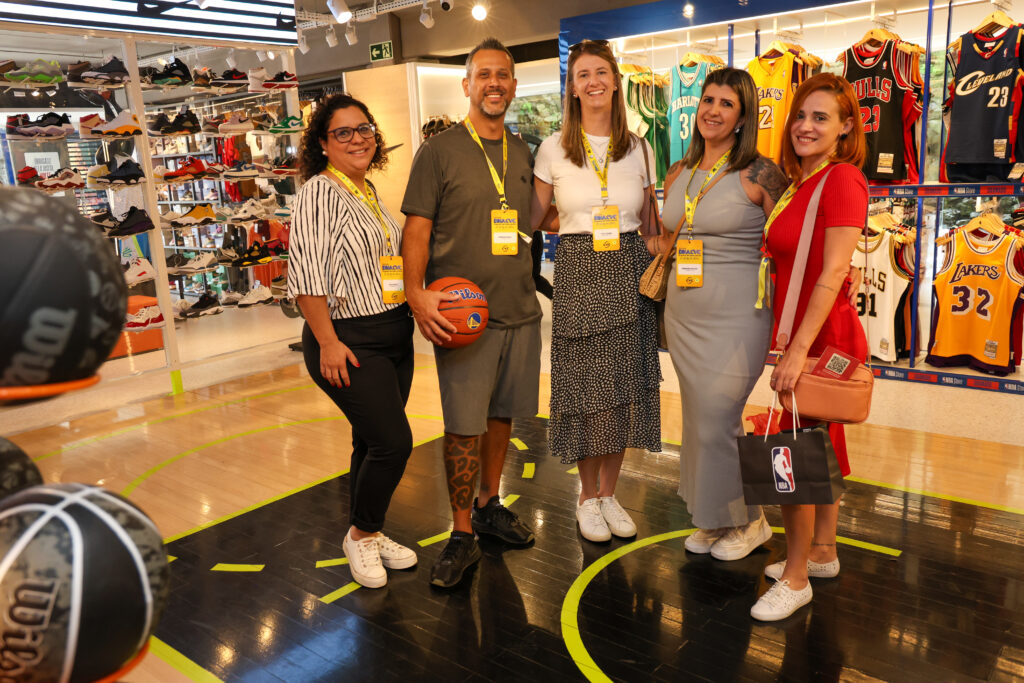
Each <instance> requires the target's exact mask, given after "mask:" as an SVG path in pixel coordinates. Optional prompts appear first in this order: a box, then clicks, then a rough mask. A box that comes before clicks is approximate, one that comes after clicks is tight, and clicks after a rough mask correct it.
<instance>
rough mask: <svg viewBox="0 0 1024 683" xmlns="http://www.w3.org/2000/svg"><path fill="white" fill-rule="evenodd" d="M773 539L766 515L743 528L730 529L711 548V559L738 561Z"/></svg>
mask: <svg viewBox="0 0 1024 683" xmlns="http://www.w3.org/2000/svg"><path fill="white" fill-rule="evenodd" d="M771 537H772V528H771V527H770V526H768V520H767V519H765V518H764V513H762V514H761V516H760V517H758V518H757V519H756V520H754V521H753V522H751V523H749V524H745V525H743V526H739V527H734V528H732V529H729V530H728V531H727V532H726V533H725V535H724V536H722V537H721V538H720V539H718V540H717V541H715V544H714V545H713V546H711V557H713V558H715V559H716V560H738V559H740V558H743V557H746V556H747V555H749V554H750V553H752V552H753V551H754V550H756V549H757V547H758V546H759V545H761V544H762V543H764V542H765V541H767V540H768V539H770V538H771Z"/></svg>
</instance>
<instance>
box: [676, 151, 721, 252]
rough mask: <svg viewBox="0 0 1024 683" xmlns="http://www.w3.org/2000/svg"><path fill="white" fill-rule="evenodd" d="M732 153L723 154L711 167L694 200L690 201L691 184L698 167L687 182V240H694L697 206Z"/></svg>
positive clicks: (695, 167)
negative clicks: (694, 221) (694, 219)
mask: <svg viewBox="0 0 1024 683" xmlns="http://www.w3.org/2000/svg"><path fill="white" fill-rule="evenodd" d="M731 151H732V150H730V151H729V152H726V153H725V154H723V155H722V157H721V158H720V159H719V160H718V161H716V162H715V165H714V166H712V167H711V170H710V171H708V174H707V176H706V177H705V178H704V182H702V183H701V184H700V191H699V192H698V193H697V196H696V197H694V198H693V199H690V183H692V182H693V176H694V175H695V174H696V173H697V166H694V167H693V170H692V171H690V179H689V180H687V181H686V190H685V193H684V197H685V199H686V204H685V209H684V211H685V214H686V232H687V233H688V235H689V237H687V239H692V237H693V216H694V214H695V213H697V204H698V203H699V202H700V200H701V199H704V194H705V193H706V192H707V189H708V185H709V184H710V183H711V181H712V180H714V179H715V176H716V175H718V172H719V171H721V170H722V167H723V166H725V163H726V162H727V161H729V154H730V153H731ZM699 165H700V164H698V166H699Z"/></svg>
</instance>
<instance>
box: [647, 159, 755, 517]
mask: <svg viewBox="0 0 1024 683" xmlns="http://www.w3.org/2000/svg"><path fill="white" fill-rule="evenodd" d="M706 176H707V171H701V170H697V172H696V173H695V174H694V176H693V180H692V181H691V183H690V190H689V191H690V196H691V197H695V196H696V195H697V193H698V192H699V190H700V186H701V183H702V182H703V180H704V178H705V177H706ZM689 177H690V170H689V169H683V172H682V173H681V174H680V175H679V177H678V178H677V179H676V181H675V182H674V183H673V184H672V187H671V190H670V192H669V194H668V196H667V197H666V198H665V206H664V209H663V212H662V213H663V218H664V221H665V226H666V228H667V229H670V230H675V228H676V226H677V225H678V224H679V220H680V219H681V218H682V216H683V205H684V196H683V195H684V190H685V189H686V183H687V180H688V179H689ZM693 222H694V235H693V236H694V239H702V240H704V286H703V287H696V288H686V289H684V288H681V287H678V286H676V283H675V276H674V275H673V276H672V277H670V279H669V286H668V297H667V300H666V306H665V327H666V332H667V335H668V350H669V354H670V355H671V356H672V363H673V365H674V366H675V369H676V374H677V375H678V376H679V390H680V394H681V398H682V404H683V438H682V447H681V448H680V459H679V465H680V467H679V495H680V496H682V498H683V500H685V501H686V507H687V509H688V510H689V511H690V515H691V516H692V517H693V523H694V526H697V527H699V528H701V529H715V528H718V527H729V526H740V525H743V524H747V523H748V522H752V521H754V520H756V519H757V518H758V517H759V516H760V514H761V510H760V507H759V506H748V505H745V504H744V502H743V485H742V483H741V481H740V463H739V452H738V450H737V447H736V437H737V436H738V435H740V433H741V432H740V430H741V425H740V419H741V416H742V412H743V406H744V404H745V403H746V401H747V397H748V396H749V395H750V392H751V391H753V389H754V384H755V383H756V382H757V379H758V378H759V377H760V376H761V372H762V370H763V369H764V364H765V359H766V357H767V355H768V345H769V343H770V339H769V337H770V335H771V328H772V312H771V308H770V307H765V308H764V309H762V310H757V309H755V308H754V303H755V301H756V300H757V274H758V265H759V263H760V260H761V251H760V247H761V233H762V231H763V229H764V224H765V215H764V210H763V209H762V208H761V207H759V206H757V205H756V204H753V203H752V202H751V201H750V199H748V198H747V195H746V193H745V192H744V191H743V187H742V185H741V184H740V176H739V173H730V174H728V175H727V176H725V177H724V178H722V179H721V180H720V181H718V183H716V184H715V186H714V187H712V188H711V190H710V191H709V192H708V194H707V195H705V197H704V199H702V200H701V202H700V204H698V206H697V211H696V215H695V216H694V221H693ZM680 236H681V238H685V236H686V232H685V228H684V232H682V233H680Z"/></svg>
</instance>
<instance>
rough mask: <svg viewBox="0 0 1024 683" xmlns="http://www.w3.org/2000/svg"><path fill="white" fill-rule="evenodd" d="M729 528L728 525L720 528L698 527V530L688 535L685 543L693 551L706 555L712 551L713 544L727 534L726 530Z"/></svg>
mask: <svg viewBox="0 0 1024 683" xmlns="http://www.w3.org/2000/svg"><path fill="white" fill-rule="evenodd" d="M728 530H729V528H728V527H721V528H719V529H697V531H695V532H694V533H692V534H690V535H689V536H687V537H686V541H684V542H683V545H684V546H685V547H686V549H687V550H689V551H690V552H691V553H698V554H701V555H706V554H707V553H710V552H711V546H713V545H714V544H715V542H716V541H717V540H718V539H720V538H721V537H722V536H725V532H726V531H728Z"/></svg>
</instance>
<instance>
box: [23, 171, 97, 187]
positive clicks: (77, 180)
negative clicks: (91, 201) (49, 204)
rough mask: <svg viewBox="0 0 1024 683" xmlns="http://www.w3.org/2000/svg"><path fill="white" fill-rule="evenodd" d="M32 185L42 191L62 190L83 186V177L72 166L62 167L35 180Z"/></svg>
mask: <svg viewBox="0 0 1024 683" xmlns="http://www.w3.org/2000/svg"><path fill="white" fill-rule="evenodd" d="M33 185H34V186H35V187H36V188H37V189H40V190H43V191H44V192H63V191H64V190H78V189H81V188H83V187H85V179H84V178H82V175H81V174H80V173H79V172H78V171H77V170H76V169H73V168H62V169H60V170H58V171H57V172H56V173H54V174H53V175H51V176H48V177H46V178H44V179H42V180H37V181H36V182H35V183H33Z"/></svg>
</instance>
